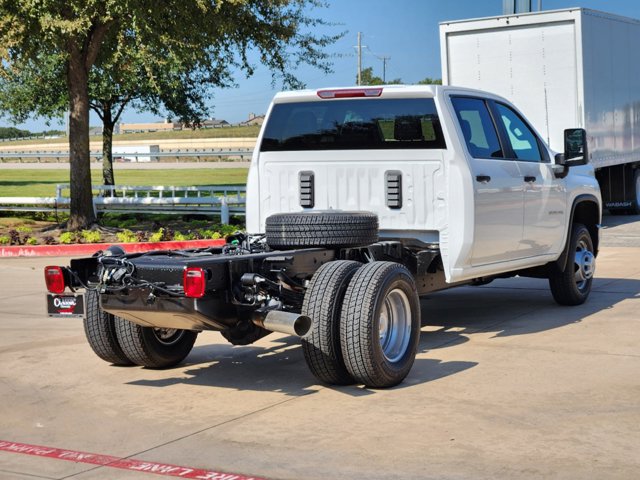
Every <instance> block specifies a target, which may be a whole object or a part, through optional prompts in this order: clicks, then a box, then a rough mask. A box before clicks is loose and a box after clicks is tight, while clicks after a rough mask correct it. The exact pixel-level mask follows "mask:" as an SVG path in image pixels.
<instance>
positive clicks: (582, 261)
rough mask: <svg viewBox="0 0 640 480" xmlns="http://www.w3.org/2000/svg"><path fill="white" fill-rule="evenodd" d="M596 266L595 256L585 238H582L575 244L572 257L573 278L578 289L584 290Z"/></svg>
mask: <svg viewBox="0 0 640 480" xmlns="http://www.w3.org/2000/svg"><path fill="white" fill-rule="evenodd" d="M595 268H596V258H595V256H594V255H593V252H592V251H591V250H590V249H589V245H588V244H587V242H586V240H584V239H582V240H580V241H579V242H578V245H577V246H576V254H575V257H574V279H575V282H576V286H577V287H578V290H580V291H584V290H585V289H586V288H587V285H588V283H589V281H590V280H591V279H592V278H593V274H594V272H595Z"/></svg>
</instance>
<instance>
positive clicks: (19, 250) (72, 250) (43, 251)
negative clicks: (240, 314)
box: [0, 239, 225, 257]
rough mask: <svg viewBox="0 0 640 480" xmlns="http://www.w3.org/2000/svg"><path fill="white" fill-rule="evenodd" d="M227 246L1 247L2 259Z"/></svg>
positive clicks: (189, 242)
mask: <svg viewBox="0 0 640 480" xmlns="http://www.w3.org/2000/svg"><path fill="white" fill-rule="evenodd" d="M224 244H225V241H224V240H223V239H218V240H187V241H184V242H142V243H78V244H73V245H33V246H29V245H15V246H10V247H0V257H65V256H74V255H93V254H94V253H95V252H97V251H98V250H106V249H107V248H109V247H110V246H112V245H119V246H120V247H122V248H123V249H124V251H125V252H127V253H140V252H149V251H151V250H184V249H189V248H205V247H220V246H222V245H224Z"/></svg>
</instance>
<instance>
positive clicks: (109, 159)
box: [102, 104, 115, 185]
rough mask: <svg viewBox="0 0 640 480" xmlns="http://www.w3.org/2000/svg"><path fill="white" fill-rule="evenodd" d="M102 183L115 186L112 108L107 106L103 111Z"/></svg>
mask: <svg viewBox="0 0 640 480" xmlns="http://www.w3.org/2000/svg"><path fill="white" fill-rule="evenodd" d="M102 115H103V116H102V181H103V183H104V184H105V185H115V180H114V178H113V127H114V125H115V122H114V121H113V116H112V115H111V106H110V105H107V104H105V105H104V107H103V110H102Z"/></svg>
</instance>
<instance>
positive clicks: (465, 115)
mask: <svg viewBox="0 0 640 480" xmlns="http://www.w3.org/2000/svg"><path fill="white" fill-rule="evenodd" d="M451 102H452V103H453V108H454V110H455V112H456V116H457V117H458V122H459V123H460V128H461V129H462V134H463V135H464V140H465V142H466V143H467V148H468V149H469V153H470V154H471V156H472V157H474V158H503V157H504V154H503V152H502V148H501V147H500V141H499V140H498V134H497V132H496V127H495V125H494V124H493V120H492V119H491V115H490V114H489V110H488V108H487V104H486V103H485V101H484V100H481V99H478V98H467V97H452V98H451Z"/></svg>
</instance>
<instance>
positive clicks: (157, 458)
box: [0, 217, 640, 480]
mask: <svg viewBox="0 0 640 480" xmlns="http://www.w3.org/2000/svg"><path fill="white" fill-rule="evenodd" d="M605 224H606V225H607V228H605V229H604V230H603V237H604V238H603V242H602V244H603V247H602V250H601V254H600V256H599V258H598V267H597V273H596V275H597V278H596V279H595V282H594V289H593V292H592V295H591V297H590V299H589V301H588V302H587V303H586V304H585V305H582V306H579V307H559V306H557V305H555V304H554V302H553V300H552V298H551V295H550V293H549V291H548V289H547V285H546V282H545V281H542V280H531V279H510V280H501V281H495V282H493V283H491V284H490V285H487V286H484V287H475V288H472V287H469V288H458V289H452V290H449V291H445V292H440V293H437V294H434V295H431V296H429V297H427V298H425V299H423V301H422V308H423V323H424V327H423V329H422V338H421V342H420V349H419V354H418V357H417V359H416V363H415V366H414V367H413V370H412V371H411V373H410V375H409V376H408V378H407V379H406V381H405V382H404V383H403V384H402V385H400V386H398V387H396V388H393V389H389V390H378V391H376V390H368V389H365V388H362V387H360V386H350V387H340V388H328V387H325V386H322V385H319V384H318V383H317V382H316V381H315V379H314V377H312V376H311V374H310V373H309V372H308V371H307V369H306V366H305V363H304V359H303V356H302V352H301V349H300V347H299V345H298V341H297V340H296V339H295V338H293V337H286V336H282V335H271V336H269V337H267V338H265V339H263V340H261V341H259V342H257V343H256V344H254V345H251V346H247V347H232V346H231V345H229V344H227V343H226V342H225V341H224V340H223V339H222V337H221V336H220V335H219V334H217V333H204V334H202V335H200V337H199V339H198V342H197V344H196V347H195V348H194V350H193V352H192V353H191V355H189V357H188V358H187V362H186V363H185V364H183V365H181V366H179V367H177V368H174V369H170V370H165V371H155V370H148V369H143V368H139V367H131V368H118V367H113V366H110V365H108V364H106V363H104V362H102V361H101V360H99V359H98V358H97V357H95V356H94V355H93V353H92V352H91V351H90V349H89V347H88V346H87V344H86V342H85V340H84V335H83V330H82V323H81V321H80V320H74V319H49V318H47V317H45V316H44V314H43V311H44V286H43V281H42V278H41V277H42V273H41V271H42V267H43V266H44V265H47V264H56V263H66V262H67V260H68V259H2V260H0V273H1V275H0V419H1V427H0V431H1V432H2V433H1V434H0V478H1V479H3V480H5V479H6V480H13V479H33V478H47V479H63V478H64V479H67V478H73V479H79V480H88V479H107V478H108V479H114V478H115V479H145V478H151V479H153V478H158V476H157V475H154V474H152V473H149V472H150V471H153V470H154V469H155V473H159V472H161V471H164V472H165V474H166V475H173V477H176V478H180V477H181V478H203V479H206V478H209V479H213V478H218V479H222V478H226V479H227V480H232V479H233V478H234V477H233V476H227V477H224V476H214V475H213V474H211V475H208V474H204V473H202V472H201V471H199V470H198V469H201V470H217V471H222V472H230V473H236V474H242V475H244V476H257V477H262V478H268V479H322V480H327V479H350V478H352V479H390V478H402V479H431V478H433V479H462V478H468V479H489V478H491V479H495V478H503V479H514V478H516V479H534V478H545V479H547V478H553V479H556V478H557V479H584V478H598V479H636V478H638V475H639V472H640V428H639V427H638V425H640V402H639V399H640V351H639V348H638V345H640V316H639V315H638V311H639V309H640V304H639V303H638V302H639V301H640V261H639V260H638V259H639V258H640V218H638V217H635V218H634V217H609V218H608V219H607V221H606V222H605ZM11 442H18V443H21V444H26V445H17V444H13V443H11ZM28 445H38V446H43V447H47V448H40V449H37V448H31V449H29V447H28ZM3 449H4V450H7V449H9V450H13V451H2V450H3ZM56 449H57V450H56ZM16 450H21V451H22V453H17V452H16ZM76 451H79V452H91V453H94V454H101V455H109V456H111V457H117V458H116V459H113V458H111V457H95V456H94V457H86V456H82V455H79V454H78V453H76ZM123 458H127V459H131V460H118V459H123ZM65 459H66V460H65ZM70 459H71V460H74V461H68V460H70ZM101 460H103V461H102V464H105V463H108V464H109V465H107V466H97V465H95V464H92V463H87V462H92V461H93V462H94V463H96V462H97V463H100V461H101ZM127 462H129V463H127ZM145 462H147V463H145ZM167 464H171V465H173V467H171V466H167ZM123 465H124V466H125V467H126V465H129V466H130V467H131V465H133V466H132V467H131V468H134V469H135V470H131V469H129V470H123V469H122V467H123ZM117 467H120V468H117ZM163 468H164V469H163ZM172 469H173V470H172ZM167 472H168V473H167ZM189 472H191V473H189ZM193 472H195V473H193ZM190 475H191V476H190ZM236 478H240V477H236Z"/></svg>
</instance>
